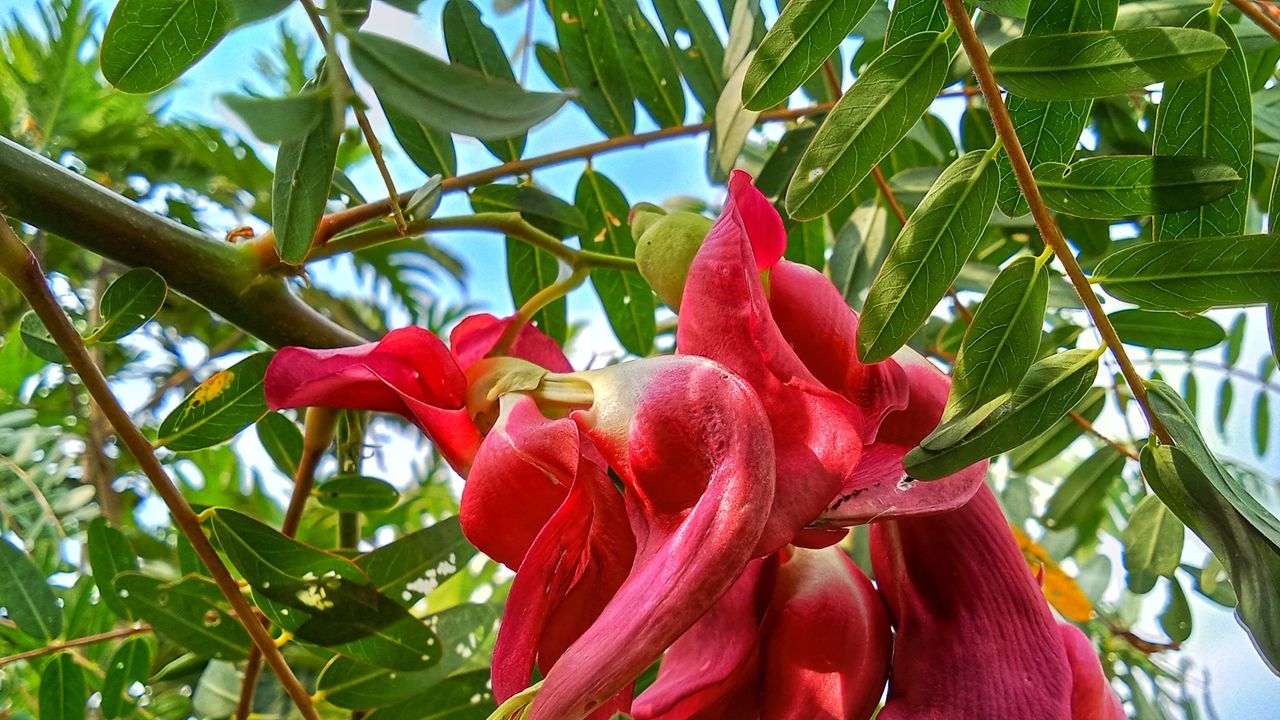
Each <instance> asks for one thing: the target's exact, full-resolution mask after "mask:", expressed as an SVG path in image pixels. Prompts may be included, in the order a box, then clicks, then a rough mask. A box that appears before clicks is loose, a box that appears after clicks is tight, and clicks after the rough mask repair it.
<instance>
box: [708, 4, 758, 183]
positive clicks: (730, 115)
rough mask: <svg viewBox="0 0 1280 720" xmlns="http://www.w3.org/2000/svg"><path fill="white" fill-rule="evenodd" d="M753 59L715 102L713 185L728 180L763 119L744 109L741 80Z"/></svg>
mask: <svg viewBox="0 0 1280 720" xmlns="http://www.w3.org/2000/svg"><path fill="white" fill-rule="evenodd" d="M743 1H744V2H746V1H747V0H743ZM751 57H752V55H751V53H747V56H746V57H745V58H744V59H743V60H742V62H740V63H739V64H738V65H737V66H735V68H734V69H733V72H731V73H729V77H728V79H727V80H725V83H724V91H723V92H722V93H721V94H720V99H719V100H717V101H716V111H715V120H714V122H713V123H712V126H711V139H710V140H709V141H708V150H707V174H708V176H709V177H710V178H711V181H712V182H713V183H717V184H719V183H723V182H726V181H727V180H728V179H729V172H730V171H731V170H733V168H734V166H735V165H736V164H737V161H738V156H739V155H741V154H742V150H743V148H744V147H746V144H747V135H748V134H750V133H751V129H752V128H754V127H755V124H756V120H757V119H758V118H759V117H760V113H758V112H756V111H754V110H747V109H746V108H744V107H742V80H743V78H744V77H746V74H747V68H748V67H749V65H748V63H750V61H751Z"/></svg>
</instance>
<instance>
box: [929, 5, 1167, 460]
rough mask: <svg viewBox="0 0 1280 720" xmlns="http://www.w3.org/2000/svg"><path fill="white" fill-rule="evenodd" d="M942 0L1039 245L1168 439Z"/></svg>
mask: <svg viewBox="0 0 1280 720" xmlns="http://www.w3.org/2000/svg"><path fill="white" fill-rule="evenodd" d="M943 2H944V3H945V5H946V8H947V14H948V15H950V16H951V22H952V24H953V26H954V27H955V29H956V32H957V33H959V35H960V42H961V44H962V45H963V46H964V50H965V53H966V54H967V55H968V56H969V62H970V64H971V65H972V66H973V73H974V75H975V76H976V77H977V79H978V86H979V87H980V88H982V95H983V97H984V98H986V101H987V109H988V110H990V111H991V119H992V123H993V124H994V125H995V130H996V137H998V138H1000V141H1001V142H1002V143H1004V147H1005V152H1006V153H1007V154H1008V156H1009V161H1010V164H1011V165H1012V166H1013V173H1014V175H1015V176H1017V178H1018V186H1019V187H1020V188H1021V189H1022V194H1023V195H1024V196H1025V197H1026V198H1027V204H1028V205H1029V206H1030V208H1031V214H1032V216H1033V217H1034V218H1035V221H1036V227H1038V228H1039V230H1040V234H1041V235H1042V236H1043V237H1044V240H1045V243H1046V244H1047V245H1048V246H1049V247H1051V248H1052V249H1053V253H1054V255H1056V256H1057V257H1058V261H1059V262H1060V263H1062V267H1063V269H1065V270H1066V272H1067V277H1069V278H1070V279H1071V284H1072V285H1074V286H1075V288H1076V292H1077V293H1079V294H1080V300H1081V301H1082V302H1083V303H1084V306H1085V308H1086V309H1087V310H1088V311H1089V316H1090V317H1091V318H1092V319H1093V324H1094V326H1095V327H1096V328H1097V329H1098V332H1099V333H1100V334H1101V335H1102V339H1103V342H1104V343H1105V344H1106V346H1107V348H1108V349H1110V351H1111V354H1112V355H1113V356H1114V357H1115V359H1116V362H1117V363H1118V364H1119V365H1120V371H1121V373H1122V374H1123V375H1124V379H1125V382H1126V383H1127V384H1128V385H1129V390H1130V391H1131V392H1132V393H1133V396H1134V398H1136V399H1137V401H1138V403H1139V404H1140V405H1141V406H1142V410H1143V412H1145V413H1146V416H1147V424H1148V425H1149V426H1150V427H1151V431H1152V432H1153V433H1154V434H1155V435H1156V437H1157V438H1159V439H1160V442H1162V443H1166V444H1168V443H1172V442H1173V438H1172V437H1170V435H1169V432H1168V431H1167V430H1165V428H1164V426H1163V425H1161V424H1160V421H1159V420H1158V419H1157V418H1156V416H1155V414H1154V413H1152V412H1151V407H1150V405H1149V404H1148V403H1147V388H1146V386H1144V385H1143V384H1142V376H1141V375H1139V374H1138V371H1137V370H1136V369H1135V368H1134V367H1133V362H1132V361H1130V360H1129V354H1128V353H1127V352H1125V349H1124V344H1123V343H1121V342H1120V336H1119V335H1117V334H1116V330H1115V328H1114V327H1112V326H1111V321H1110V320H1109V319H1107V313H1106V311H1105V310H1103V308H1102V303H1101V301H1099V300H1098V296H1097V295H1095V294H1094V293H1093V289H1092V288H1091V287H1089V279H1088V278H1087V277H1085V274H1084V271H1083V270H1081V269H1080V264H1079V263H1078V262H1076V258H1075V256H1074V255H1072V254H1071V248H1070V247H1068V246H1067V241H1066V239H1065V238H1063V236H1062V231H1061V230H1059V229H1058V224H1057V223H1056V222H1055V221H1054V219H1053V215H1051V214H1050V213H1049V208H1048V207H1046V206H1045V204H1044V200H1043V199H1042V198H1041V197H1040V189H1039V187H1037V186H1036V181H1035V177H1034V176H1033V175H1032V173H1031V165H1030V163H1029V162H1028V161H1027V156H1026V153H1024V152H1023V151H1022V144H1021V143H1020V142H1019V141H1018V131H1017V130H1016V129H1015V128H1014V126H1013V119H1012V118H1010V116H1009V109H1008V108H1007V107H1005V104H1004V98H1003V97H1001V95H1000V87H999V86H998V85H997V84H996V78H995V75H994V74H993V73H992V71H991V63H990V60H989V59H988V57H987V49H986V47H985V46H984V45H983V44H982V40H980V39H979V38H978V33H977V32H976V31H975V30H974V29H973V23H971V22H970V21H969V16H968V14H967V12H966V10H965V7H964V0H943Z"/></svg>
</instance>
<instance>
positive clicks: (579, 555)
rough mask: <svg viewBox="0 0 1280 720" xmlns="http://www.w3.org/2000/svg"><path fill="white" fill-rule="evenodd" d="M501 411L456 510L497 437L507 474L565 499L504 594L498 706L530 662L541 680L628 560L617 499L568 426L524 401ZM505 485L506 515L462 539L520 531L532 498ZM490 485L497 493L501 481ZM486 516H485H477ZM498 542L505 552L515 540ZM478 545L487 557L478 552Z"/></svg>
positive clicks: (508, 400)
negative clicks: (546, 484)
mask: <svg viewBox="0 0 1280 720" xmlns="http://www.w3.org/2000/svg"><path fill="white" fill-rule="evenodd" d="M503 403H504V404H507V408H505V412H504V413H503V414H502V416H501V417H500V419H499V423H498V425H497V426H495V427H494V430H493V432H491V433H490V434H489V436H487V437H486V438H485V442H484V445H482V446H481V449H480V453H479V454H478V455H477V457H476V464H475V468H474V469H473V470H472V475H471V477H470V478H469V479H468V481H467V490H466V491H464V494H463V507H464V509H466V508H467V506H466V502H467V495H466V493H467V492H470V491H471V489H472V487H473V486H472V483H473V482H475V479H476V475H477V473H479V472H480V471H481V470H482V469H483V470H488V469H491V468H490V466H489V465H488V463H487V460H488V458H489V455H490V452H489V451H490V448H491V441H493V439H494V437H495V434H496V433H499V432H501V433H502V437H503V439H502V440H500V441H497V442H496V443H495V444H497V445H499V446H500V447H501V448H502V449H501V451H500V452H501V454H502V456H503V460H504V462H508V466H509V468H510V469H511V470H513V471H514V472H516V473H520V472H521V470H520V469H519V468H518V467H516V464H515V463H523V464H524V465H525V466H526V467H528V468H532V469H534V471H541V472H543V473H545V474H546V478H544V481H546V480H549V479H552V478H554V480H553V482H555V483H557V488H564V487H570V488H571V489H570V490H569V492H568V495H567V496H564V495H563V492H562V493H561V496H562V497H563V498H564V501H563V503H561V504H560V505H559V507H558V508H556V509H555V511H554V514H553V515H551V517H550V519H549V520H548V519H546V518H545V517H544V518H543V519H544V520H546V523H545V526H543V527H542V528H541V531H540V532H539V533H538V534H537V537H536V539H534V540H533V542H532V545H531V546H529V550H528V553H527V554H525V555H524V557H523V562H521V563H520V567H519V571H518V572H517V573H516V577H515V581H514V582H513V583H512V585H511V593H510V595H509V597H508V599H507V605H506V610H505V613H504V614H503V619H502V627H501V630H500V632H499V634H498V642H497V646H496V648H495V649H494V660H493V690H494V694H495V695H496V696H497V698H498V700H499V702H501V701H503V700H506V699H507V698H509V697H511V696H512V695H514V694H516V693H518V692H520V691H521V690H523V689H525V687H527V686H528V685H529V681H530V678H531V676H532V672H533V666H534V661H535V659H536V660H537V663H538V665H539V666H540V667H541V668H542V669H543V671H546V670H549V669H550V668H551V667H552V666H553V665H554V664H555V662H556V660H557V659H558V658H559V657H560V655H561V653H563V652H564V649H565V648H566V647H568V646H569V645H570V644H571V643H572V642H573V641H574V640H576V639H577V638H578V636H579V635H581V634H582V633H583V631H585V630H586V629H587V627H589V626H590V625H591V623H592V622H593V621H594V620H595V619H596V617H597V616H598V615H599V614H600V610H601V609H602V608H604V606H605V604H606V603H607V602H608V601H609V599H610V598H611V597H613V594H614V592H615V591H617V589H618V586H619V585H621V584H622V581H623V579H624V578H625V577H626V575H627V571H628V570H629V569H630V568H631V563H632V558H633V555H634V554H635V545H634V541H633V540H632V538H631V531H630V528H628V527H627V518H626V513H625V511H624V509H623V503H622V495H621V494H620V493H619V492H618V491H617V489H616V488H614V486H613V484H612V483H611V482H610V481H609V477H608V475H607V474H606V473H605V471H604V470H603V469H602V468H601V467H600V466H599V465H597V464H596V463H595V462H593V461H592V460H590V459H588V457H587V456H586V455H584V453H582V452H581V451H580V449H581V447H582V443H583V440H582V438H581V437H580V436H579V433H578V428H577V426H576V425H575V424H574V422H573V421H572V420H569V419H567V418H562V419H559V420H548V419H546V418H544V417H542V416H541V414H540V413H539V411H538V409H537V406H536V405H535V404H534V402H533V401H532V400H531V399H529V398H528V397H523V396H513V395H508V396H505V397H504V398H503ZM595 454H596V453H594V452H589V453H588V454H587V455H595ZM511 461H514V462H511ZM525 474H526V475H531V474H532V473H530V472H528V471H526V472H525ZM485 479H486V481H487V480H489V478H485ZM511 479H512V478H507V479H505V480H506V485H505V487H506V490H507V497H506V499H505V505H506V507H505V508H504V509H505V510H508V511H510V513H509V514H507V515H499V514H496V513H493V514H483V512H482V514H479V515H473V516H472V517H471V519H470V523H469V524H468V522H467V520H465V519H464V524H463V529H464V530H467V531H468V538H472V539H473V541H474V538H473V532H474V530H475V528H476V526H477V525H479V526H480V527H481V529H482V531H483V533H484V535H485V537H486V538H489V537H490V536H491V535H498V536H501V535H503V534H504V533H510V532H511V530H512V529H513V525H514V524H516V523H527V522H528V521H527V520H526V519H524V518H521V517H518V515H519V513H520V512H521V503H522V501H523V500H525V499H526V498H528V497H530V496H531V495H533V493H526V492H524V491H522V489H521V488H519V487H517V486H516V485H515V483H512V482H511ZM529 479H531V480H532V478H529ZM494 480H495V481H496V482H499V483H500V482H503V480H504V478H502V477H501V476H499V477H497V478H494ZM499 502H501V501H499ZM496 504H497V503H491V506H492V505H496ZM487 509H491V508H483V509H482V510H487ZM472 510H474V508H472ZM530 514H531V515H537V514H540V513H538V512H536V511H535V512H531V513H530ZM465 517H466V516H465V515H464V518H465ZM522 532H523V530H522ZM504 539H505V540H507V541H508V542H510V541H512V540H513V539H514V538H504ZM476 544H477V547H480V548H481V549H482V550H485V549H486V546H485V545H481V544H480V543H478V542H477V543H476ZM486 551H487V550H486Z"/></svg>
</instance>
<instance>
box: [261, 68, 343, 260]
mask: <svg viewBox="0 0 1280 720" xmlns="http://www.w3.org/2000/svg"><path fill="white" fill-rule="evenodd" d="M314 82H315V81H312V83H314ZM312 83H309V85H311V84H312ZM340 132H341V128H339V127H337V126H336V124H335V122H334V118H333V116H332V115H330V116H329V117H328V118H325V119H322V120H321V121H320V122H318V123H316V124H315V126H314V127H312V128H311V129H310V130H308V131H307V132H306V133H305V134H303V135H301V136H299V137H295V138H292V139H290V140H288V141H286V142H284V143H282V144H281V145H280V152H279V153H277V155H276V174H275V179H274V182H273V183H272V186H271V229H272V231H274V232H275V236H276V252H277V253H279V255H280V259H282V260H284V261H285V262H288V263H300V262H302V261H303V260H305V259H306V257H307V253H308V252H310V250H311V243H312V240H313V239H314V237H315V232H316V227H317V226H318V225H319V224H320V217H321V216H322V215H324V210H325V205H326V203H328V200H329V186H330V185H331V184H332V182H333V169H334V166H335V165H336V163H337V158H338V141H339V137H340Z"/></svg>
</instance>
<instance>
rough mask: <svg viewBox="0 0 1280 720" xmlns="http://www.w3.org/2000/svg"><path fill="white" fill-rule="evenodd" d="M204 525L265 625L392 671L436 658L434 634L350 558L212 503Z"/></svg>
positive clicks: (439, 649) (416, 666) (424, 664)
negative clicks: (250, 590)
mask: <svg viewBox="0 0 1280 720" xmlns="http://www.w3.org/2000/svg"><path fill="white" fill-rule="evenodd" d="M210 525H211V527H212V529H213V537H214V539H215V540H216V541H217V543H218V545H219V547H220V548H221V550H222V551H223V552H224V553H226V555H227V559H229V560H230V561H231V564H232V565H234V566H235V567H236V569H237V570H239V571H240V573H241V574H242V575H243V576H244V578H245V580H246V581H248V583H249V585H250V586H251V587H252V588H253V592H254V596H255V598H257V599H258V605H259V607H260V608H262V610H263V612H264V613H266V615H267V617H269V618H270V619H271V620H272V621H273V622H275V623H276V624H278V625H280V626H281V627H283V628H284V629H286V630H288V631H289V632H291V633H293V635H294V636H295V637H297V638H298V639H300V640H303V641H305V642H310V643H314V644H317V645H321V646H323V647H327V648H330V649H332V650H335V651H336V652H340V653H342V654H344V655H349V656H351V657H354V658H356V659H357V660H363V661H365V662H368V663H371V664H374V665H378V666H380V667H387V668H391V669H394V670H422V669H425V668H427V667H430V666H431V665H434V664H435V663H437V662H438V661H439V660H440V656H441V652H442V647H441V645H440V641H439V639H438V638H437V637H436V635H435V633H434V632H432V631H431V630H430V629H429V628H427V626H426V625H424V624H423V623H422V622H421V621H420V620H418V619H417V618H415V617H414V616H412V615H410V614H409V613H408V611H407V610H405V608H404V607H403V606H401V605H399V604H398V603H396V602H395V601H393V600H391V599H390V598H388V597H387V596H386V595H384V594H383V593H381V592H379V591H378V589H377V588H376V587H375V586H374V584H373V581H372V580H371V579H370V578H369V577H368V576H367V575H365V573H364V572H363V571H362V570H361V569H360V568H359V567H357V566H356V565H355V563H353V562H351V561H350V560H347V559H345V558H342V557H339V556H337V555H334V554H332V553H327V552H325V551H323V550H318V549H316V548H313V547H310V546H308V545H304V544H303V543H301V542H298V541H297V540H294V539H293V538H289V537H286V536H284V535H282V534H281V533H279V532H278V531H276V530H274V529H273V528H270V527H268V526H267V525H264V524H263V523H260V522H258V521H257V520H254V519H253V518H250V517H249V516H247V515H243V514H241V513H238V512H235V511H233V510H228V509H226V508H217V509H215V510H214V512H213V513H212V517H211V519H210Z"/></svg>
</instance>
